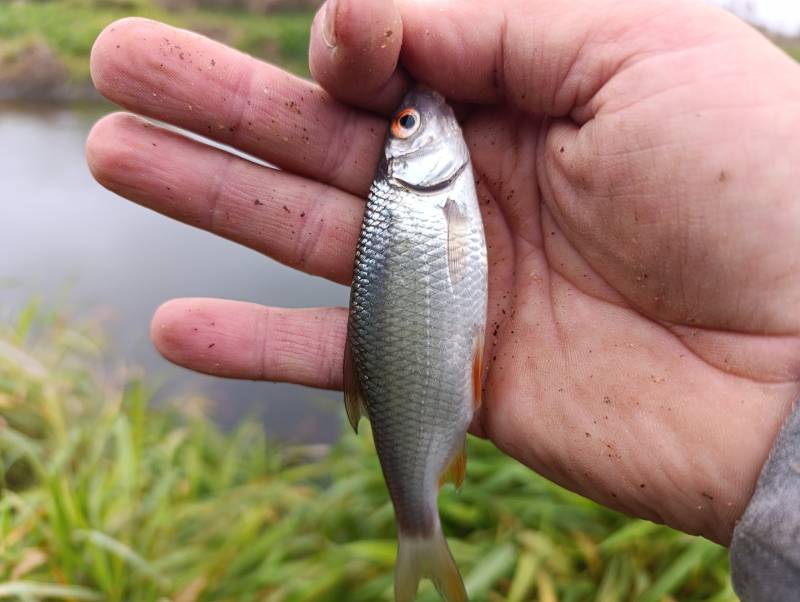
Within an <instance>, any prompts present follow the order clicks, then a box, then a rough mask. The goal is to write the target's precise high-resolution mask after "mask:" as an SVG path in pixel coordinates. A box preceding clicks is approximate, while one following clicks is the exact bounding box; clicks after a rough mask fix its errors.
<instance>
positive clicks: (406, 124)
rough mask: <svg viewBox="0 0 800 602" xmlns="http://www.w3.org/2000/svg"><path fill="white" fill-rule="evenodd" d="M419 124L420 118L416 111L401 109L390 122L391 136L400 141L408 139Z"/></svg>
mask: <svg viewBox="0 0 800 602" xmlns="http://www.w3.org/2000/svg"><path fill="white" fill-rule="evenodd" d="M419 124H420V116H419V112H418V111H417V110H416V109H412V108H407V109H403V110H402V111H400V112H399V113H398V114H397V116H396V117H395V118H394V121H392V135H393V136H394V137H395V138H400V139H401V140H403V139H405V138H409V137H411V136H413V135H414V133H415V132H416V131H417V130H418V129H419Z"/></svg>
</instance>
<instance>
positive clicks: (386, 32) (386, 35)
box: [383, 29, 393, 38]
mask: <svg viewBox="0 0 800 602" xmlns="http://www.w3.org/2000/svg"><path fill="white" fill-rule="evenodd" d="M392 33H393V32H392V30H391V29H387V30H386V31H384V32H383V37H384V38H391V37H392Z"/></svg>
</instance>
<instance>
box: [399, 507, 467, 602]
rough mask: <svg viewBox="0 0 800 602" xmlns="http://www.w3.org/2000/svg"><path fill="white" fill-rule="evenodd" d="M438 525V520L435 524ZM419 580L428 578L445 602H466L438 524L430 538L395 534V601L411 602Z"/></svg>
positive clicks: (462, 587)
mask: <svg viewBox="0 0 800 602" xmlns="http://www.w3.org/2000/svg"><path fill="white" fill-rule="evenodd" d="M437 523H438V521H437ZM422 577H429V578H430V579H431V581H433V584H434V585H435V586H436V589H437V590H439V594H441V596H442V598H444V599H445V600H446V602H467V601H468V598H467V592H466V590H465V589H464V582H463V581H461V575H460V574H459V572H458V567H457V566H456V563H455V561H454V560H453V556H452V554H450V548H448V547H447V541H446V540H445V538H444V534H443V533H442V529H441V527H440V526H439V525H438V524H437V525H436V529H435V531H434V533H433V535H432V536H431V537H428V538H422V537H418V536H412V535H405V534H403V533H402V532H401V533H398V542H397V565H396V566H395V570H394V599H395V602H414V600H415V599H416V596H417V587H419V580H420V579H421V578H422Z"/></svg>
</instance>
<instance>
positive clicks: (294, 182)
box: [87, 113, 364, 284]
mask: <svg viewBox="0 0 800 602" xmlns="http://www.w3.org/2000/svg"><path fill="white" fill-rule="evenodd" d="M87 160H88V163H89V167H90V169H91V170H92V173H93V175H94V176H95V178H97V180H98V181H99V182H100V183H101V184H103V186H105V187H106V188H109V189H110V190H112V191H114V192H116V193H118V194H120V195H122V196H124V197H127V198H129V199H130V200H132V201H134V202H136V203H139V204H141V205H144V206H145V207H148V208H150V209H153V210H155V211H158V212H159V213H163V214H164V215H168V216H169V217H173V218H175V219H178V220H180V221H183V222H186V223H187V224H190V225H192V226H196V227H198V228H203V229H205V230H209V231H211V232H214V233H215V234H218V235H220V236H223V237H225V238H228V239H230V240H233V241H235V242H238V243H241V244H243V245H246V246H248V247H250V248H252V249H255V250H256V251H260V252H262V253H265V254H267V255H269V256H270V257H273V258H274V259H276V260H278V261H280V262H282V263H285V264H287V265H290V266H292V267H294V268H298V269H301V270H304V271H306V272H308V273H311V274H315V275H318V276H323V277H325V278H329V279H331V280H334V281H336V282H341V283H345V284H346V283H349V282H350V276H351V273H352V265H353V252H354V249H355V245H356V240H357V237H358V232H359V225H360V221H361V215H362V213H363V210H364V207H363V202H362V201H361V200H360V199H358V198H357V197H355V196H353V195H351V194H349V193H346V192H343V191H341V190H339V189H337V188H334V187H332V186H328V185H325V184H320V183H318V182H314V181H311V180H307V179H305V178H301V177H299V176H295V175H293V174H290V173H288V172H285V171H279V170H275V169H270V168H267V167H263V166H260V165H256V164H254V163H252V162H250V161H247V160H245V159H241V158H239V157H236V156H234V155H231V154H230V153H226V152H224V151H221V150H219V149H216V148H212V147H210V146H208V145H205V144H202V143H200V142H196V141H193V140H189V139H188V138H185V137H184V136H181V135H179V134H176V133H173V132H168V131H166V130H164V129H162V128H159V127H157V126H154V125H153V124H151V123H149V122H147V121H145V120H143V119H141V118H138V117H134V116H132V115H127V114H122V113H118V114H114V115H110V116H108V117H106V118H104V119H103V120H101V121H100V122H98V123H97V125H95V127H94V128H93V129H92V132H91V133H90V135H89V139H88V141H87Z"/></svg>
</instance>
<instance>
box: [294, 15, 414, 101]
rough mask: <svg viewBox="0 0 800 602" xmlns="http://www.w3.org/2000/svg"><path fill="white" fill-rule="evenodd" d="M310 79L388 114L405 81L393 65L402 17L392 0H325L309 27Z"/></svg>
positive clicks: (405, 77)
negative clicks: (311, 76)
mask: <svg viewBox="0 0 800 602" xmlns="http://www.w3.org/2000/svg"><path fill="white" fill-rule="evenodd" d="M311 32H312V33H311V44H310V48H309V57H308V58H309V65H310V68H311V73H312V75H313V76H314V79H315V80H316V81H318V82H319V83H320V85H321V86H322V87H323V88H325V89H326V90H327V91H328V92H330V93H331V94H333V95H334V96H335V97H336V98H338V99H339V100H342V101H344V102H347V103H350V104H353V105H356V106H360V107H364V108H366V109H370V110H374V111H378V112H380V113H384V114H388V113H391V112H392V111H394V109H395V108H396V106H397V103H398V102H399V100H400V97H401V96H402V94H403V93H404V91H405V90H406V88H407V87H408V85H409V80H408V77H407V76H406V75H405V73H404V72H403V71H402V70H398V69H397V61H398V58H399V57H400V48H401V46H402V40H403V22H402V20H401V18H400V12H399V11H398V10H397V8H396V7H395V5H394V2H393V1H392V0H359V2H358V3H354V2H350V1H347V0H329V1H328V2H326V3H325V4H324V5H323V6H322V8H320V10H319V11H318V12H317V15H316V17H315V18H314V23H313V25H312V28H311Z"/></svg>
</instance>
